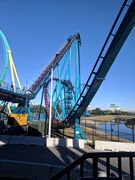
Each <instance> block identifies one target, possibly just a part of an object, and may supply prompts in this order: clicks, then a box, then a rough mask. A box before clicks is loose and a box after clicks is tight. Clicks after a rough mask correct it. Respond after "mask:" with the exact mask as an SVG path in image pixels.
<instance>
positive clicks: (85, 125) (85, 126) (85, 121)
mask: <svg viewBox="0 0 135 180" xmlns="http://www.w3.org/2000/svg"><path fill="white" fill-rule="evenodd" d="M85 133H86V118H85Z"/></svg>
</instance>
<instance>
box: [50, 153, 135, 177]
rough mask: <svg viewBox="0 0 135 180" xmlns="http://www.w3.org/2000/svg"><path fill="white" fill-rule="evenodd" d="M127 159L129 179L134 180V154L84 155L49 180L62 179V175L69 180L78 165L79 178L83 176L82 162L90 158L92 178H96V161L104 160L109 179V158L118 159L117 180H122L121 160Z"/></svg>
mask: <svg viewBox="0 0 135 180" xmlns="http://www.w3.org/2000/svg"><path fill="white" fill-rule="evenodd" d="M125 157H127V158H129V165H130V167H129V170H130V179H131V180H132V179H133V178H134V171H133V157H135V152H130V153H129V152H92V153H86V154H84V155H82V156H81V157H79V158H78V159H77V160H75V161H73V162H72V163H71V164H69V165H68V166H66V167H65V168H63V169H62V170H61V171H59V172H58V173H56V174H55V175H53V176H52V177H50V180H58V179H60V178H62V177H63V176H64V175H67V180H70V175H71V171H72V170H73V169H74V168H76V167H77V166H78V165H80V177H83V176H84V162H85V160H87V159H89V158H91V159H92V160H93V169H92V173H93V177H94V178H95V177H97V174H98V159H99V158H106V168H107V169H106V174H107V177H109V178H110V179H111V175H110V169H111V168H110V158H117V159H118V178H119V179H122V158H125Z"/></svg>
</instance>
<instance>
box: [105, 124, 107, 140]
mask: <svg viewBox="0 0 135 180" xmlns="http://www.w3.org/2000/svg"><path fill="white" fill-rule="evenodd" d="M105 138H107V134H106V121H105Z"/></svg>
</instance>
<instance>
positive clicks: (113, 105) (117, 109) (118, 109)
mask: <svg viewBox="0 0 135 180" xmlns="http://www.w3.org/2000/svg"><path fill="white" fill-rule="evenodd" d="M110 110H111V111H112V112H115V111H121V107H120V106H116V105H115V104H111V105H110Z"/></svg>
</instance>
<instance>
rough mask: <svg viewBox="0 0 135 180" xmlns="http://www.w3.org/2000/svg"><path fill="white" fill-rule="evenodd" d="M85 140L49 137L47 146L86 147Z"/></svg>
mask: <svg viewBox="0 0 135 180" xmlns="http://www.w3.org/2000/svg"><path fill="white" fill-rule="evenodd" d="M84 142H85V141H84V140H83V139H63V138H47V140H46V146H47V147H55V146H61V147H78V148H84Z"/></svg>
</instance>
